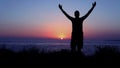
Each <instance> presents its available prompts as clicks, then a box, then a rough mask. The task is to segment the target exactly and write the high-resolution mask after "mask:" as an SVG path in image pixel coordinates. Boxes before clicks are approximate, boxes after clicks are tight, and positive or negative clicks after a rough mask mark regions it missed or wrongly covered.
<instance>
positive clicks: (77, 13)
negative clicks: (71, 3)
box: [74, 10, 80, 18]
mask: <svg viewBox="0 0 120 68" xmlns="http://www.w3.org/2000/svg"><path fill="white" fill-rule="evenodd" d="M74 15H75V18H79V16H80V13H79V11H78V10H76V11H75V12H74Z"/></svg>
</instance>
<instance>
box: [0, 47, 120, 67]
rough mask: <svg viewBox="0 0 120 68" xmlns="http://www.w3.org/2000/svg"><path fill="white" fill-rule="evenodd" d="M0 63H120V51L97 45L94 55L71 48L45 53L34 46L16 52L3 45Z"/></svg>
mask: <svg viewBox="0 0 120 68" xmlns="http://www.w3.org/2000/svg"><path fill="white" fill-rule="evenodd" d="M0 64H13V65H14V64H17V65H27V64H28V65H31V64H38V65H43V64H45V65H47V64H49V65H78V66H81V65H100V66H101V65H113V64H120V52H119V51H118V49H117V47H108V46H106V47H96V52H95V54H94V55H91V56H85V55H84V54H83V53H82V52H74V53H71V52H70V51H69V50H61V51H55V52H49V53H45V52H44V51H41V52H39V50H38V49H37V48H34V47H33V48H30V49H28V50H26V49H23V50H22V51H20V52H14V51H12V50H9V49H6V48H5V47H3V48H1V49H0Z"/></svg>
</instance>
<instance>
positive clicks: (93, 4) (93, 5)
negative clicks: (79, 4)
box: [82, 2, 96, 19]
mask: <svg viewBox="0 0 120 68" xmlns="http://www.w3.org/2000/svg"><path fill="white" fill-rule="evenodd" d="M95 6H96V2H94V3H92V8H91V9H90V10H89V11H88V13H87V14H86V15H84V16H83V17H82V18H83V19H86V18H87V17H88V16H89V15H90V13H91V12H92V11H93V9H94V8H95Z"/></svg>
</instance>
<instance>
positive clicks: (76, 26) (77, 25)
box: [71, 18, 83, 34]
mask: <svg viewBox="0 0 120 68" xmlns="http://www.w3.org/2000/svg"><path fill="white" fill-rule="evenodd" d="M71 21H72V32H73V33H77V34H79V33H82V32H83V20H82V19H81V18H77V19H76V18H74V19H73V20H71Z"/></svg>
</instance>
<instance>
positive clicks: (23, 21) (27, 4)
mask: <svg viewBox="0 0 120 68" xmlns="http://www.w3.org/2000/svg"><path fill="white" fill-rule="evenodd" d="M94 1H96V2H97V5H96V7H95V9H94V10H93V12H92V13H91V14H90V16H89V17H88V18H87V19H86V20H85V21H84V24H83V26H84V36H85V39H108V40H109V39H110V40H118V39H120V0H0V37H37V38H41V37H42V38H61V37H64V38H70V34H71V21H69V20H68V19H67V18H66V17H65V16H64V15H63V13H62V12H61V11H60V9H59V8H58V4H59V3H60V4H62V6H63V9H64V10H65V11H66V12H67V13H68V14H69V15H71V16H73V17H74V15H73V14H74V11H75V10H79V11H80V13H81V16H83V15H85V14H86V13H87V11H88V10H89V9H90V8H91V7H92V3H93V2H94Z"/></svg>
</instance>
